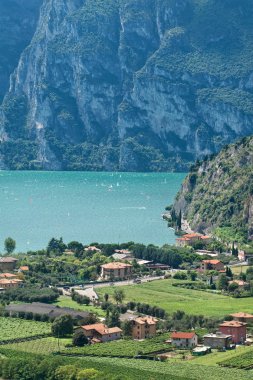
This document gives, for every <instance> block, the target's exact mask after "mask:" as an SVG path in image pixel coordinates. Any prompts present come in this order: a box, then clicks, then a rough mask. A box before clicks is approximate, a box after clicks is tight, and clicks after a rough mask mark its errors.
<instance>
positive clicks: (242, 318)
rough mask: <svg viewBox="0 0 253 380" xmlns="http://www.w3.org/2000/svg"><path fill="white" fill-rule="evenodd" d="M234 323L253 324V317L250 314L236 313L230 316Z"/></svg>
mask: <svg viewBox="0 0 253 380" xmlns="http://www.w3.org/2000/svg"><path fill="white" fill-rule="evenodd" d="M230 316H231V317H232V318H233V319H234V321H238V322H244V323H253V315H252V314H248V313H234V314H230Z"/></svg>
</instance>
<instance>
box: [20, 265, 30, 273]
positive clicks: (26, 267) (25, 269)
mask: <svg viewBox="0 0 253 380" xmlns="http://www.w3.org/2000/svg"><path fill="white" fill-rule="evenodd" d="M18 271H19V272H28V271H29V267H28V266H27V265H23V266H22V267H20V268H19V270H18Z"/></svg>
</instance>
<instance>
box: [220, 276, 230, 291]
mask: <svg viewBox="0 0 253 380" xmlns="http://www.w3.org/2000/svg"><path fill="white" fill-rule="evenodd" d="M227 285H228V279H227V277H226V276H225V275H224V274H220V275H219V278H218V282H217V288H218V289H219V290H226V289H227Z"/></svg>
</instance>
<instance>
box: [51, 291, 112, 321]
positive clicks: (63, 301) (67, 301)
mask: <svg viewBox="0 0 253 380" xmlns="http://www.w3.org/2000/svg"><path fill="white" fill-rule="evenodd" d="M54 305H57V306H60V307H71V308H72V309H76V310H82V311H87V312H91V313H94V314H97V315H98V316H99V317H105V311H104V310H102V309H101V308H100V307H95V306H90V305H89V306H85V305H79V304H78V303H77V302H75V301H73V300H72V299H71V297H67V296H60V297H59V299H58V301H57V302H55V303H54Z"/></svg>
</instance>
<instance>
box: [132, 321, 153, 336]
mask: <svg viewBox="0 0 253 380" xmlns="http://www.w3.org/2000/svg"><path fill="white" fill-rule="evenodd" d="M157 322H158V320H157V319H156V318H152V317H138V318H135V319H133V320H132V337H133V339H145V338H151V337H153V336H155V335H156V325H157Z"/></svg>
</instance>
